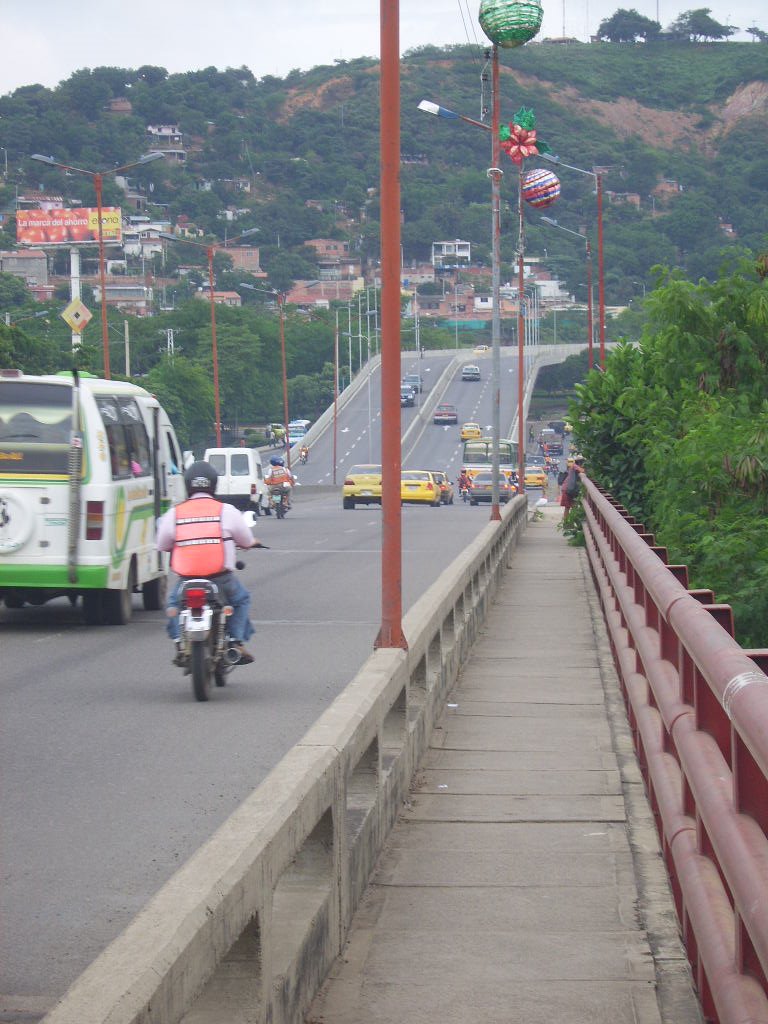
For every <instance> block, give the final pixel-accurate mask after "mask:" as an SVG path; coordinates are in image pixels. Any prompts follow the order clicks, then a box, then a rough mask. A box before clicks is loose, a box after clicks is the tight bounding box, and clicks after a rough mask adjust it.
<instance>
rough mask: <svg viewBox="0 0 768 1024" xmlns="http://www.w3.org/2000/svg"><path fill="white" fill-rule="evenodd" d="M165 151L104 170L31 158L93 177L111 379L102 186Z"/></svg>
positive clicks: (48, 158)
mask: <svg viewBox="0 0 768 1024" xmlns="http://www.w3.org/2000/svg"><path fill="white" fill-rule="evenodd" d="M164 156H165V154H164V153H156V152H155V153H145V154H144V155H143V156H140V157H139V159H138V160H134V161H132V162H131V163H129V164H122V165H121V166H120V167H111V168H109V169H107V170H104V171H89V170H86V169H85V168H84V167H73V166H72V165H71V164H64V163H59V161H58V160H54V159H53V157H52V156H44V155H43V154H42V153H33V154H32V156H31V157H30V160H37V161H38V163H41V164H48V166H50V167H60V168H61V169H62V170H64V171H76V172H77V173H78V174H85V175H87V176H88V177H89V178H92V179H93V187H94V189H95V191H96V216H97V219H98V231H99V284H100V286H101V344H102V350H103V360H104V377H105V378H106V379H107V380H110V379H111V376H112V374H111V370H110V365H109V326H108V324H107V278H106V270H105V266H104V225H103V224H102V210H103V206H102V186H103V183H104V175H105V174H117V173H118V172H119V171H127V170H130V168H131V167H141V166H143V165H144V164H149V163H152V162H153V161H154V160H162V159H163V157H164Z"/></svg>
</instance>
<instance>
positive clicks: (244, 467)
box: [203, 448, 269, 516]
mask: <svg viewBox="0 0 768 1024" xmlns="http://www.w3.org/2000/svg"><path fill="white" fill-rule="evenodd" d="M203 460H204V461H205V462H210V464H211V465H212V466H213V468H214V469H215V470H216V472H217V473H218V474H219V480H218V483H217V484H216V497H217V498H222V499H223V500H224V501H227V502H229V504H230V505H234V506H235V507H236V508H239V509H240V510H241V511H243V512H247V511H251V512H253V513H254V515H257V516H258V515H261V513H262V512H265V513H266V514H267V515H268V514H269V492H268V489H267V485H266V484H265V483H264V470H263V468H262V464H261V455H260V454H259V452H258V451H257V450H256V449H255V448H206V450H205V455H204V456H203Z"/></svg>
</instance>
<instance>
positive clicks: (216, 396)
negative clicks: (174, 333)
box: [208, 245, 221, 448]
mask: <svg viewBox="0 0 768 1024" xmlns="http://www.w3.org/2000/svg"><path fill="white" fill-rule="evenodd" d="M208 289H209V292H210V297H211V354H212V356H213V402H214V409H215V416H216V447H217V448H221V409H220V406H219V346H218V344H217V341H216V303H215V301H214V298H213V246H212V245H209V246H208Z"/></svg>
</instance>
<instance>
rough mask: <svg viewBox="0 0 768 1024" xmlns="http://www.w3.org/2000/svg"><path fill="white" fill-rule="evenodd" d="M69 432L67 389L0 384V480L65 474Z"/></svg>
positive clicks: (22, 383) (17, 382)
mask: <svg viewBox="0 0 768 1024" xmlns="http://www.w3.org/2000/svg"><path fill="white" fill-rule="evenodd" d="M71 431H72V389H71V388H69V387H66V386H63V385H60V384H48V383H42V382H40V381H24V380H3V381H0V476H8V475H11V474H25V475H27V474H30V473H31V474H33V475H35V476H38V475H41V476H51V475H62V474H66V473H67V469H68V459H69V441H70V434H71Z"/></svg>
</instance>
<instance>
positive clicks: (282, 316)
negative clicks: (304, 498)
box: [277, 292, 291, 473]
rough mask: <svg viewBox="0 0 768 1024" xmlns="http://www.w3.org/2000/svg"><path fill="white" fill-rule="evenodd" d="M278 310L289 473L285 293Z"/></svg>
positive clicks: (279, 300)
mask: <svg viewBox="0 0 768 1024" xmlns="http://www.w3.org/2000/svg"><path fill="white" fill-rule="evenodd" d="M277 309H278V313H279V314H280V315H279V322H280V358H281V360H282V364H283V416H284V417H285V463H286V465H287V466H288V472H289V473H290V471H291V442H290V439H289V437H288V424H289V423H290V420H289V419H288V364H287V362H286V358H285V309H284V307H283V293H282V292H278V293H277Z"/></svg>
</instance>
